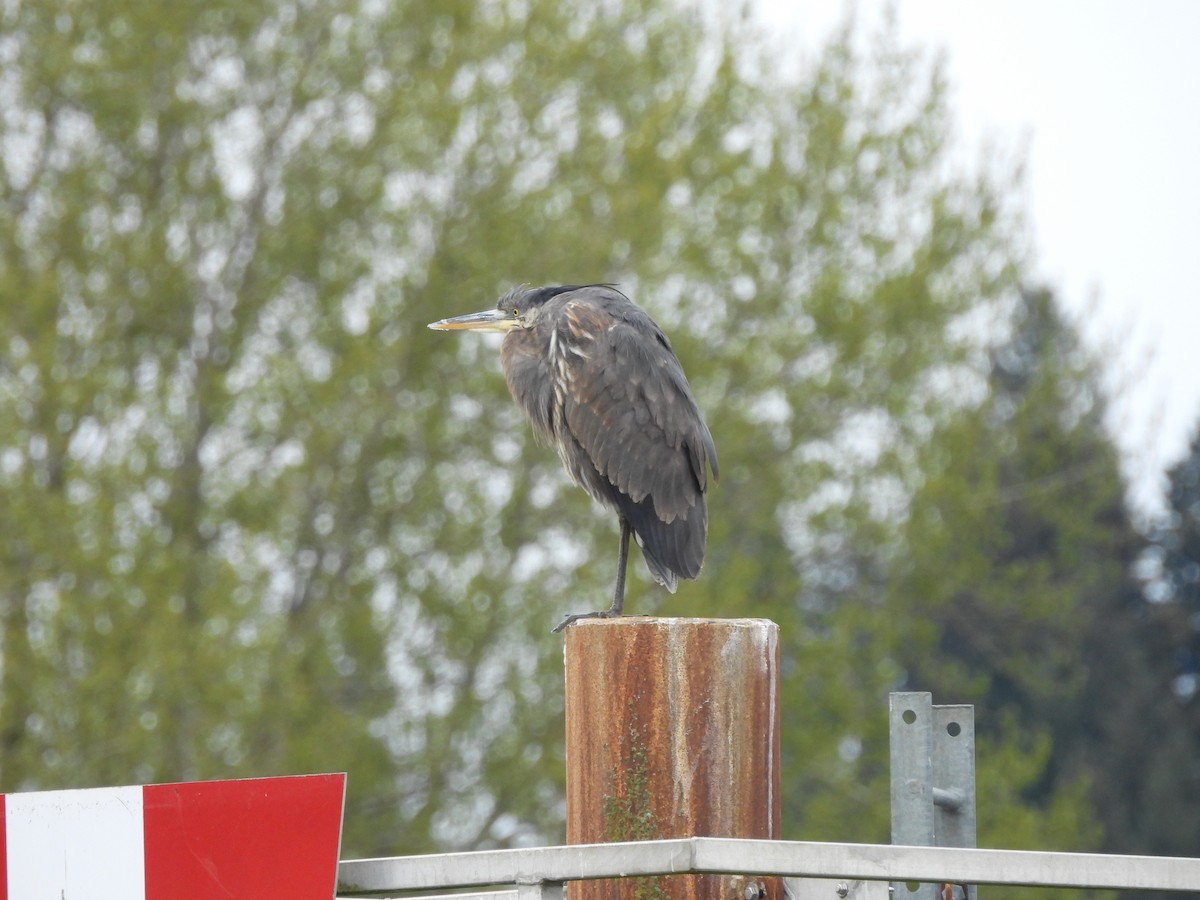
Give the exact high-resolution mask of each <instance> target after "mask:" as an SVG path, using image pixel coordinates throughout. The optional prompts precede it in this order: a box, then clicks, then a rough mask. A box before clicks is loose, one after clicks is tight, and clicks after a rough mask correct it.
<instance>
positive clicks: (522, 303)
mask: <svg viewBox="0 0 1200 900" xmlns="http://www.w3.org/2000/svg"><path fill="white" fill-rule="evenodd" d="M537 293H538V292H537V291H536V290H530V289H529V288H528V287H519V288H513V289H512V290H510V291H506V292H505V294H504V296H502V297H501V298H500V300H499V302H498V303H497V304H496V308H495V309H485V310H484V311H483V312H477V313H468V314H467V315H465V316H455V317H454V318H452V319H441V320H439V321H437V322H431V323H430V325H429V327H430V328H432V329H434V330H435V331H498V332H500V333H501V334H506V333H508V332H509V331H512V330H513V329H514V328H528V327H529V326H530V324H532V321H533V319H535V318H536V317H537V312H538V310H539V309H541V306H542V303H543V302H545V301H544V300H534V299H532V298H533V297H534V295H536V294H537Z"/></svg>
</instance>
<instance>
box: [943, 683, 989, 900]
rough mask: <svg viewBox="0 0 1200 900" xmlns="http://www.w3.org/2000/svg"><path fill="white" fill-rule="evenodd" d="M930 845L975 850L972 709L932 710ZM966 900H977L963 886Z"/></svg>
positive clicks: (958, 706) (956, 706)
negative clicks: (931, 840)
mask: <svg viewBox="0 0 1200 900" xmlns="http://www.w3.org/2000/svg"><path fill="white" fill-rule="evenodd" d="M933 804H934V807H933V843H934V844H936V845H938V846H939V847H974V846H975V707H974V706H971V705H970V704H953V705H949V704H947V705H938V706H935V707H933ZM964 889H965V891H966V894H967V896H966V900H978V892H977V890H976V888H975V886H974V885H965V886H964Z"/></svg>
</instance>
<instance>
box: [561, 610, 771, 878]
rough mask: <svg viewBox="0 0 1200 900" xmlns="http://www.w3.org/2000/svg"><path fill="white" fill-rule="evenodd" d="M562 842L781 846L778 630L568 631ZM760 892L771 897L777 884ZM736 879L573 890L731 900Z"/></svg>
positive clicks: (651, 627)
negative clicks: (714, 840)
mask: <svg viewBox="0 0 1200 900" xmlns="http://www.w3.org/2000/svg"><path fill="white" fill-rule="evenodd" d="M564 657H565V669H566V721H567V735H566V761H567V842H568V843H595V842H602V841H612V840H641V839H647V838H655V837H663V838H666V837H691V836H705V837H741V838H777V837H778V836H779V710H778V705H777V681H778V666H779V662H778V657H779V650H778V627H777V626H776V625H775V624H774V623H773V622H768V621H766V620H762V619H656V618H646V617H637V618H633V617H630V618H622V619H607V620H605V619H598V620H592V621H585V622H580V623H577V624H575V625H572V626H571V627H570V628H569V629H567V635H566V645H565V648H564ZM751 880H755V881H759V882H761V883H762V884H763V886H764V887H765V889H766V896H767V897H769V898H772V900H774V898H781V897H782V885H781V884H780V883H779V880H778V879H761V878H760V879H751ZM746 883H747V879H744V878H739V877H736V876H716V875H701V876H670V877H664V878H660V879H625V880H615V879H614V880H610V881H605V882H578V883H573V884H571V885H570V894H571V897H572V900H599V898H606V900H607V898H622V900H637V898H647V897H672V898H685V900H693V898H694V900H702V898H703V900H709V898H718V897H719V898H722V900H726V898H729V897H737V898H741V897H742V896H743V894H742V891H743V890H744V888H745V885H746Z"/></svg>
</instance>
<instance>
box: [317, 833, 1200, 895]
mask: <svg viewBox="0 0 1200 900" xmlns="http://www.w3.org/2000/svg"><path fill="white" fill-rule="evenodd" d="M688 873H693V874H705V873H708V874H735V875H782V876H785V877H787V878H791V879H803V880H802V881H793V882H792V883H791V884H790V885H789V888H790V890H791V893H793V895H794V896H796V897H798V898H800V900H806V898H808V897H815V896H818V894H817V893H814V891H815V890H816V889H817V885H813V884H812V883H811V881H810V879H822V880H823V881H822V883H821V884H822V886H823V889H824V890H823V891H822V892H821V893H820V894H819V896H821V897H824V898H826V900H833V898H835V897H838V896H840V897H847V896H849V895H851V894H853V895H854V896H856V897H860V898H870V897H876V896H878V897H887V895H888V894H887V890H888V885H887V882H889V881H891V882H925V883H938V884H941V883H947V884H960V885H986V884H1004V885H1024V886H1037V887H1072V888H1108V889H1116V890H1159V891H1200V859H1191V858H1184V857H1162V856H1114V855H1109V854H1099V853H1055V852H1046V851H1034V850H985V849H969V848H960V847H902V846H894V845H892V844H835V843H818V842H812V841H757V840H739V839H734V838H704V837H695V838H677V839H671V840H661V841H631V842H626V843H613V844H580V845H575V846H567V847H537V848H530V849H518V850H483V851H474V852H467V853H438V854H432V855H428V856H397V857H388V858H383V859H359V860H347V861H344V862H342V864H341V866H340V867H339V870H338V896H339V897H361V896H380V895H385V896H386V895H398V894H405V893H411V892H416V891H443V892H444V891H449V890H452V889H456V888H472V887H492V888H507V889H508V893H509V896H511V897H515V898H519V900H537V898H542V900H551V898H558V897H561V896H562V886H563V883H564V882H566V881H576V880H582V879H592V878H619V877H630V876H644V875H680V874H688ZM514 889H515V893H512V892H513V890H514ZM462 896H463V895H456V900H460V898H461V897H462ZM469 896H475V897H479V896H484V895H482V894H474V895H469ZM486 896H488V897H498V896H504V892H502V891H496V890H493V891H490V892H487V894H486Z"/></svg>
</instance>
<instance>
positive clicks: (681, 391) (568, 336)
mask: <svg viewBox="0 0 1200 900" xmlns="http://www.w3.org/2000/svg"><path fill="white" fill-rule="evenodd" d="M611 293H613V294H616V292H611ZM616 296H617V297H620V298H621V300H624V298H623V297H621V295H619V294H616ZM557 328H558V332H557V334H556V335H555V344H556V347H555V352H554V354H553V355H554V357H555V360H556V363H555V364H556V365H557V366H558V367H559V371H558V373H557V374H559V375H560V379H559V383H560V385H561V386H562V388H561V389H562V392H563V393H562V424H563V425H564V426H565V429H566V431H567V432H569V437H570V439H571V440H573V441H574V443H575V444H576V445H577V446H578V448H579V450H580V451H582V453H583V454H585V455H586V458H587V460H588V462H590V464H591V466H592V467H593V468H594V470H595V473H596V474H597V476H598V480H597V481H595V482H593V484H591V485H588V484H585V487H588V489H589V490H591V491H592V492H593V493H596V491H597V489H599V490H601V491H607V494H608V496H606V497H600V499H603V500H607V501H608V502H610V503H612V504H613V505H614V506H616V507H617V509H618V511H619V512H620V514H621V515H623V516H624V517H625V518H626V519H627V520H628V521H629V523H630V525H631V526H632V527H633V531H634V534H635V536H636V538H637V540H638V543H639V545H640V546H641V547H642V550H643V553H644V555H645V556H646V561H647V563H648V564H649V565H650V569H651V571H652V572H653V573H654V575H655V577H656V578H657V579H658V580H659V581H660V582H662V583H663V584H666V585H667V586H668V587H672V588H673V586H674V578H673V577H672V574H671V573H674V574H678V575H682V576H683V577H686V578H694V577H696V575H698V574H699V572H700V566H701V563H702V562H703V559H704V541H705V537H706V534H707V530H708V516H707V510H706V508H705V502H704V494H705V491H706V490H707V487H708V468H710V467H711V468H712V471H713V476H714V478H715V477H716V476H717V471H718V470H717V455H716V449H715V447H714V446H713V440H712V435H711V434H710V433H709V430H708V427H707V426H706V425H705V424H704V419H703V417H702V416H701V414H700V411H699V409H698V408H697V406H696V401H695V398H694V397H693V396H692V392H691V389H690V388H689V387H688V383H687V379H686V378H685V377H684V374H683V368H682V366H681V365H680V364H679V360H678V359H677V358H676V356H675V353H674V351H673V350H672V349H671V345H670V342H669V341H668V340H667V338H666V336H665V335H663V333H662V331H661V330H660V329H659V328H658V326H657V325H655V324H654V322H653V321H652V320H651V319H650V317H649V316H647V315H646V314H645V313H643V312H642V311H641V310H639V309H638V308H637V307H636V306H634V305H633V304H632V303H629V301H627V300H624V303H617V302H614V303H600V304H598V303H595V302H577V301H572V300H569V299H568V300H567V301H566V304H565V309H564V315H562V316H561V317H560V318H559V319H558V323H557ZM564 437H566V435H564ZM560 450H562V443H561V441H560ZM566 461H567V460H566V457H565V456H564V462H566ZM568 468H571V466H570V464H568ZM576 477H577V479H578V478H579V476H578V475H576Z"/></svg>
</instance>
